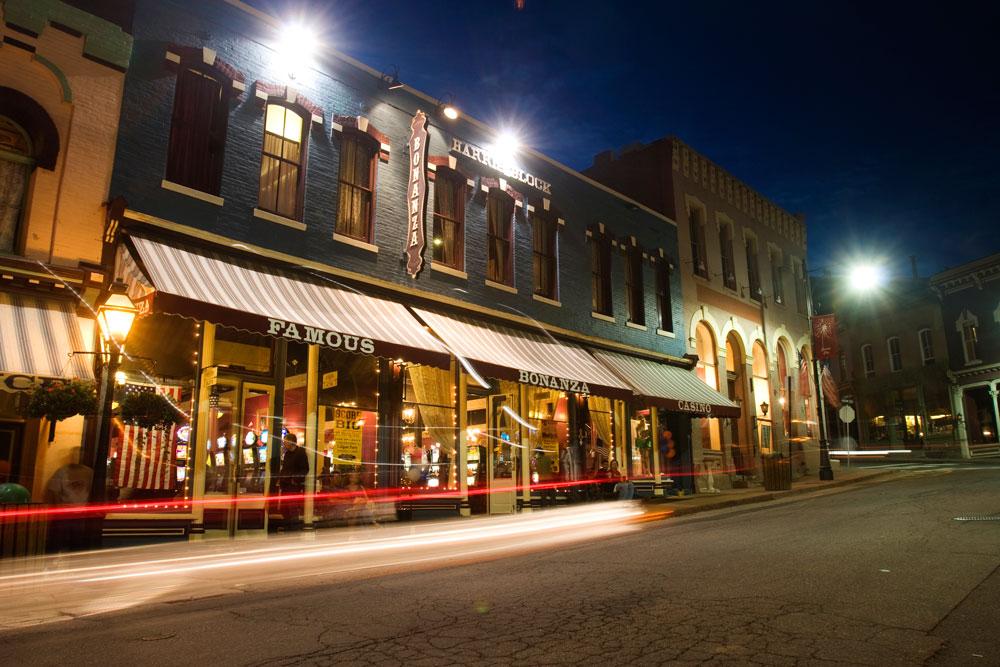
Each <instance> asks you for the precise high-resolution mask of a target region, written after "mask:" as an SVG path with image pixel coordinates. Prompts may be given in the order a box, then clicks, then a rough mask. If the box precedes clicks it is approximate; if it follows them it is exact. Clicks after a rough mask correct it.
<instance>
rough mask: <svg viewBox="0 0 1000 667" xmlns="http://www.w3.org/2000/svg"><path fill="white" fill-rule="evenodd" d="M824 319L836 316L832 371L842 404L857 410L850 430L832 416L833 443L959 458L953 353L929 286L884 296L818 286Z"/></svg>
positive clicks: (824, 283) (914, 282)
mask: <svg viewBox="0 0 1000 667" xmlns="http://www.w3.org/2000/svg"><path fill="white" fill-rule="evenodd" d="M812 286H813V293H814V300H813V303H814V304H815V307H816V308H817V310H818V311H821V312H833V313H834V314H835V315H836V316H837V324H838V338H839V358H838V359H836V360H835V361H834V363H832V364H831V372H832V373H833V376H834V379H835V380H836V381H837V384H838V387H839V393H840V399H841V400H842V401H843V402H844V403H845V404H849V405H852V406H853V407H854V409H855V413H856V417H855V421H854V422H853V424H851V425H847V424H845V423H843V422H841V421H840V419H839V418H838V412H837V411H836V410H833V409H829V408H828V411H827V419H828V423H829V425H830V432H831V438H832V440H833V441H834V443H835V444H838V445H840V446H846V443H842V442H840V438H843V437H851V438H853V440H854V443H852V444H856V445H857V446H858V447H859V448H861V449H864V448H869V449H910V450H913V451H914V452H915V453H921V452H925V453H927V454H928V455H930V456H946V455H954V456H958V455H959V454H960V450H959V448H958V441H957V439H956V437H955V428H954V426H955V420H954V412H953V410H952V401H951V396H950V391H951V390H950V380H949V377H948V367H949V358H950V355H949V349H948V345H947V342H946V340H945V327H944V325H943V324H942V319H941V305H940V301H939V299H938V296H937V294H936V293H935V292H934V290H933V289H932V288H931V286H930V284H929V281H928V280H927V279H926V278H917V277H912V278H897V279H893V280H891V281H890V282H889V283H888V285H886V286H885V287H884V288H883V289H882V290H880V291H879V292H878V293H876V294H873V295H871V296H862V295H859V294H857V293H854V292H849V291H848V292H845V290H844V288H843V287H842V286H840V284H839V282H838V281H835V279H833V278H830V277H819V278H813V280H812Z"/></svg>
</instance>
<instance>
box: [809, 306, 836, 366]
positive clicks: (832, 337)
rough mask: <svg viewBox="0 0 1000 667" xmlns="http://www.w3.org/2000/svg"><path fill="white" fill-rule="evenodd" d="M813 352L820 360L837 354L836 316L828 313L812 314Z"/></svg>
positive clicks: (825, 359)
mask: <svg viewBox="0 0 1000 667" xmlns="http://www.w3.org/2000/svg"><path fill="white" fill-rule="evenodd" d="M812 339H813V354H814V355H816V358H817V359H819V360H820V361H827V360H829V359H831V358H833V357H835V356H837V317H836V316H835V315H833V314H830V315H813V317H812Z"/></svg>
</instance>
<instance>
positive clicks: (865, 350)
mask: <svg viewBox="0 0 1000 667" xmlns="http://www.w3.org/2000/svg"><path fill="white" fill-rule="evenodd" d="M861 363H862V364H863V365H864V368H865V377H868V378H870V377H872V376H873V375H875V355H874V354H873V353H872V346H871V345H862V346H861Z"/></svg>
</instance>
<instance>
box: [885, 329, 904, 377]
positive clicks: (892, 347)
mask: <svg viewBox="0 0 1000 667" xmlns="http://www.w3.org/2000/svg"><path fill="white" fill-rule="evenodd" d="M886 344H887V345H888V346H889V370H891V371H892V372H893V373H896V372H898V371H901V370H903V355H902V352H901V351H900V349H899V338H898V337H897V336H893V337H892V338H889V339H888V340H887V341H886Z"/></svg>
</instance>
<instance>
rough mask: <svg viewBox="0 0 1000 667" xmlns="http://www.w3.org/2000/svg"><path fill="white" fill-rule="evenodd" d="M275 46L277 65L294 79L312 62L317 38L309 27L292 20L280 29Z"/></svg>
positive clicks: (317, 42) (317, 43)
mask: <svg viewBox="0 0 1000 667" xmlns="http://www.w3.org/2000/svg"><path fill="white" fill-rule="evenodd" d="M276 46H277V51H278V65H279V67H281V69H283V70H284V71H285V72H286V73H287V74H288V78H289V79H294V78H296V77H297V76H298V75H299V74H300V73H301V72H302V71H303V70H305V69H307V68H308V67H309V66H310V65H311V64H312V61H313V56H314V55H315V53H316V50H317V48H318V46H319V40H318V38H317V37H316V33H315V32H314V31H313V29H312V28H311V27H309V26H308V25H306V24H305V23H301V22H294V23H289V24H287V25H285V26H284V27H283V28H282V29H281V34H280V35H279V37H278V42H277V44H276Z"/></svg>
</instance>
